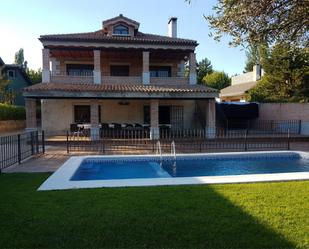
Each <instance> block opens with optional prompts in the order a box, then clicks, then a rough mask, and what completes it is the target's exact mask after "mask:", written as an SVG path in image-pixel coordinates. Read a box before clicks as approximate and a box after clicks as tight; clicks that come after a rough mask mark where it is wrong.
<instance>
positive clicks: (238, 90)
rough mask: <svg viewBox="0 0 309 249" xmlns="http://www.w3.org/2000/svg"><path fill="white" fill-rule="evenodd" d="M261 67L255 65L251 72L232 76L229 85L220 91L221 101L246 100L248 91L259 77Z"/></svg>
mask: <svg viewBox="0 0 309 249" xmlns="http://www.w3.org/2000/svg"><path fill="white" fill-rule="evenodd" d="M262 74H263V69H262V68H261V66H260V65H255V66H254V67H253V71H252V72H248V73H244V74H241V75H237V76H234V77H232V83H231V86H228V87H226V88H223V89H222V90H221V91H220V99H221V101H222V102H236V101H242V102H243V101H246V97H247V93H248V91H249V90H250V89H251V88H253V87H254V86H255V85H256V84H257V82H258V80H260V79H261V77H262Z"/></svg>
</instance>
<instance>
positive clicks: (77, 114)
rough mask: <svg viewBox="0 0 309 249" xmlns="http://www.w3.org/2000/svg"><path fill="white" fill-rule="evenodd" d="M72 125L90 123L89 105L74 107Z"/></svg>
mask: <svg viewBox="0 0 309 249" xmlns="http://www.w3.org/2000/svg"><path fill="white" fill-rule="evenodd" d="M74 123H90V105H74Z"/></svg>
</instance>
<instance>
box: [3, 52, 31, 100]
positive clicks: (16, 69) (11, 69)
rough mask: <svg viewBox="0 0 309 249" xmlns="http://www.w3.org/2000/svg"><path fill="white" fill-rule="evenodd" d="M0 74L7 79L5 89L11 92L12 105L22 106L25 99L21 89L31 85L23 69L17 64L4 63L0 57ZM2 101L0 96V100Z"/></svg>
mask: <svg viewBox="0 0 309 249" xmlns="http://www.w3.org/2000/svg"><path fill="white" fill-rule="evenodd" d="M0 75H1V76H3V77H5V78H6V79H8V80H9V84H8V85H7V86H6V89H5V91H6V92H7V93H10V94H11V96H12V97H11V103H10V104H12V105H18V106H24V105H25V99H24V96H23V92H22V89H23V88H24V87H27V86H30V85H31V80H30V78H29V77H28V75H27V73H26V71H25V69H24V68H23V67H22V66H20V65H17V64H5V63H4V61H3V60H2V59H1V57H0ZM1 101H2V99H1V96H0V102H1Z"/></svg>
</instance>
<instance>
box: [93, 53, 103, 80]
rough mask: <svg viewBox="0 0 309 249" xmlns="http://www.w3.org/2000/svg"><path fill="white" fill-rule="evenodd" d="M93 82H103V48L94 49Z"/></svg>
mask: <svg viewBox="0 0 309 249" xmlns="http://www.w3.org/2000/svg"><path fill="white" fill-rule="evenodd" d="M93 82H94V84H101V50H93Z"/></svg>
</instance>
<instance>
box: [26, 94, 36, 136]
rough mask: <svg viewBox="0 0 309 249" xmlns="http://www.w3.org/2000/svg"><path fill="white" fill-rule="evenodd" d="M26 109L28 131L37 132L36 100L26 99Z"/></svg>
mask: <svg viewBox="0 0 309 249" xmlns="http://www.w3.org/2000/svg"><path fill="white" fill-rule="evenodd" d="M25 108H26V131H33V130H36V129H37V121H36V100H35V99H29V98H26V99H25Z"/></svg>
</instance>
